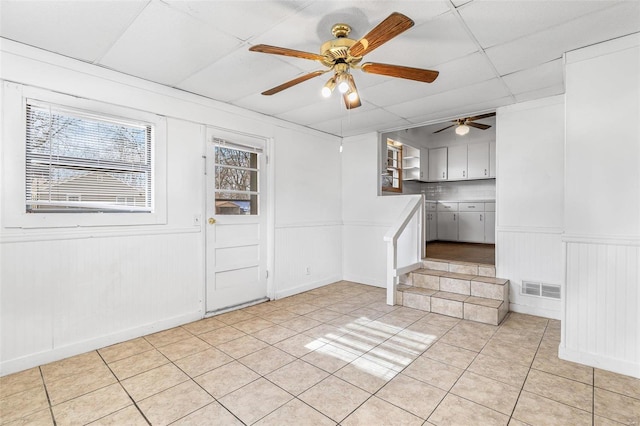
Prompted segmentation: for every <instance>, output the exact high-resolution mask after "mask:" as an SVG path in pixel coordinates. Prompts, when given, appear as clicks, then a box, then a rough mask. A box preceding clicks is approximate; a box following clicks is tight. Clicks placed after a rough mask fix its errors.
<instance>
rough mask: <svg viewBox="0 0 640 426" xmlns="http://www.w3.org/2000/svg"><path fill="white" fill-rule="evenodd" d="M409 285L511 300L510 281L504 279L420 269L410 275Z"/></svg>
mask: <svg viewBox="0 0 640 426" xmlns="http://www.w3.org/2000/svg"><path fill="white" fill-rule="evenodd" d="M407 284H411V285H412V286H414V287H420V288H424V289H428V290H433V291H445V292H448V293H457V294H462V295H465V296H476V297H483V298H487V299H496V300H501V301H508V300H509V280H507V279H503V278H493V277H480V276H477V275H471V274H461V273H456V272H445V271H437V270H431V269H418V270H416V271H413V272H411V274H409V279H408V281H407Z"/></svg>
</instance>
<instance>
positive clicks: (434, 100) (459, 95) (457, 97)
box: [387, 78, 509, 121]
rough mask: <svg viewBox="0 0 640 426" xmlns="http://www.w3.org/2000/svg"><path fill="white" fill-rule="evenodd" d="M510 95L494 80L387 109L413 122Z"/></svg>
mask: <svg viewBox="0 0 640 426" xmlns="http://www.w3.org/2000/svg"><path fill="white" fill-rule="evenodd" d="M508 95H509V93H508V92H507V90H506V89H505V87H504V85H503V84H502V83H501V82H500V81H499V80H498V79H497V78H494V79H492V80H488V81H484V82H482V83H478V84H474V85H472V86H467V87H462V88H459V89H454V90H450V91H448V92H443V93H438V94H436V95H433V96H429V97H426V98H421V99H420V98H419V99H415V100H412V101H408V102H405V103H402V104H398V105H393V106H390V107H387V109H388V110H389V111H391V112H392V113H394V114H396V115H398V116H400V117H405V118H407V119H408V120H412V121H413V120H415V119H416V117H425V116H428V115H430V114H433V113H434V112H437V111H441V110H451V109H455V108H460V109H463V108H466V107H467V106H468V105H472V104H476V103H479V102H482V101H483V100H485V99H499V98H502V97H505V96H508Z"/></svg>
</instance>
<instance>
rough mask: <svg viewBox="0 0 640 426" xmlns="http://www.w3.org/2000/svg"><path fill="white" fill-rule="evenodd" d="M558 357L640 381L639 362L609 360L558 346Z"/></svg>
mask: <svg viewBox="0 0 640 426" xmlns="http://www.w3.org/2000/svg"><path fill="white" fill-rule="evenodd" d="M558 357H559V358H560V359H564V360H565V361H571V362H577V363H578V364H584V365H588V366H590V367H594V368H599V369H601V370H607V371H613V372H614V373H618V374H623V375H625V376H631V377H635V378H637V379H640V362H635V363H634V362H629V361H624V360H620V359H615V358H610V357H607V356H604V355H599V354H594V353H589V352H580V351H577V350H575V349H570V348H567V347H566V346H562V345H560V347H559V348H558Z"/></svg>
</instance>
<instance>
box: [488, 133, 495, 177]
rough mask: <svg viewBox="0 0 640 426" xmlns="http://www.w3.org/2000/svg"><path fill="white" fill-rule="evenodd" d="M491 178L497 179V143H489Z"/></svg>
mask: <svg viewBox="0 0 640 426" xmlns="http://www.w3.org/2000/svg"><path fill="white" fill-rule="evenodd" d="M489 177H490V178H494V177H496V143H495V142H491V143H489Z"/></svg>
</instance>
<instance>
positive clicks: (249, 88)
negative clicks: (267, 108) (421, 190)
mask: <svg viewBox="0 0 640 426" xmlns="http://www.w3.org/2000/svg"><path fill="white" fill-rule="evenodd" d="M300 74H301V72H300V69H298V68H296V67H293V66H291V65H289V64H287V63H285V62H283V61H280V60H278V59H277V58H276V57H274V56H271V55H265V57H264V58H259V59H258V58H257V57H256V55H255V53H253V52H249V51H248V50H247V49H240V50H236V51H235V52H233V53H231V54H230V55H227V56H225V57H224V58H222V59H220V60H219V61H216V62H214V63H213V64H211V65H209V66H208V67H206V68H204V69H202V70H200V71H198V72H197V73H196V74H194V75H192V76H190V77H188V78H187V79H186V80H184V81H182V82H180V83H179V84H178V85H177V87H179V88H180V89H184V90H187V91H190V92H194V93H200V94H203V95H205V96H208V97H210V98H213V99H217V100H220V101H223V102H229V101H234V100H237V99H241V98H244V97H246V96H249V95H251V94H254V93H262V92H264V91H265V90H268V89H271V88H272V87H275V86H278V85H280V84H282V83H284V82H286V81H289V80H292V79H294V78H296V77H298V76H299V75H300ZM314 81H316V84H318V85H319V87H318V90H320V88H321V87H322V84H324V81H320V77H318V78H317V79H315V80H314ZM296 88H297V87H296V86H294V87H292V88H290V89H288V90H295V89H296Z"/></svg>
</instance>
